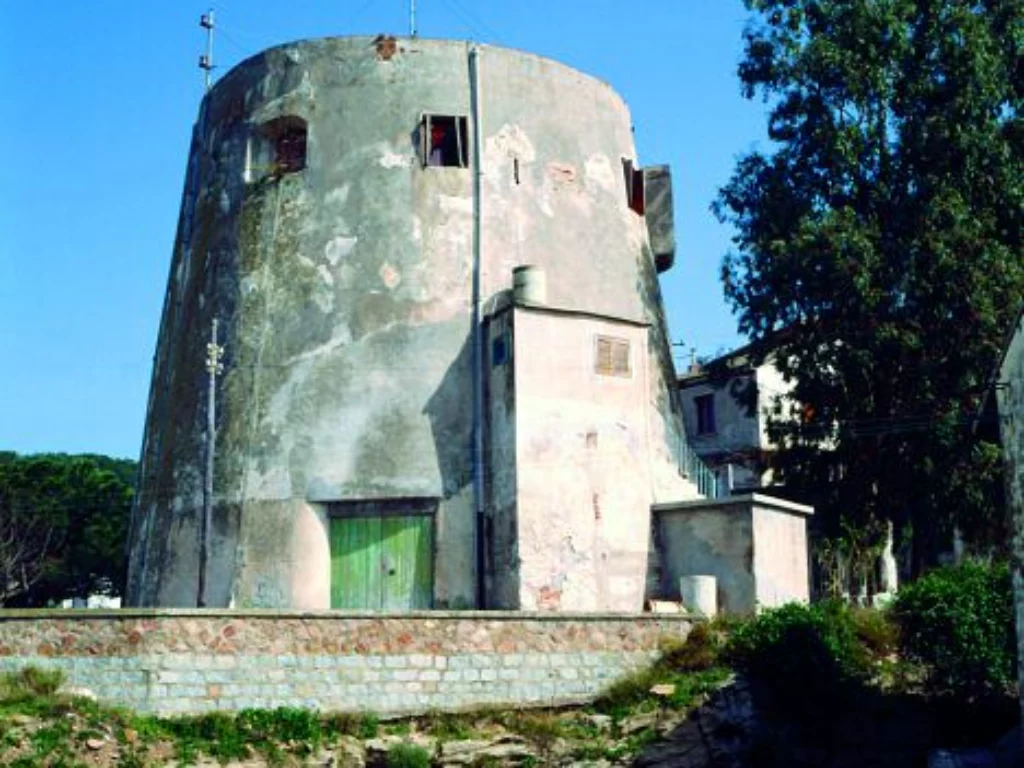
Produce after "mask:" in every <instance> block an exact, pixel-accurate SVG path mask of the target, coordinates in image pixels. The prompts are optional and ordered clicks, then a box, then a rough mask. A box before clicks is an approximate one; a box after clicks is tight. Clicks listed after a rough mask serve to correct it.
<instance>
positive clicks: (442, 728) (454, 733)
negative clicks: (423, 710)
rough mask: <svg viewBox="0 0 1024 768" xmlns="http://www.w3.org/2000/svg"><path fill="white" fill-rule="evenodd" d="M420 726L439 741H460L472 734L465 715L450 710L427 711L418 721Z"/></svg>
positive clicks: (472, 731) (471, 728)
mask: <svg viewBox="0 0 1024 768" xmlns="http://www.w3.org/2000/svg"><path fill="white" fill-rule="evenodd" d="M420 727H421V728H422V730H424V731H425V732H426V733H428V734H429V735H431V736H433V737H434V738H436V739H438V740H439V741H461V740H464V739H469V738H472V737H473V735H474V729H473V727H472V725H471V724H470V722H469V721H468V720H467V719H466V717H465V716H463V715H457V714H454V713H451V712H428V713H427V715H426V717H424V718H423V719H422V720H421V721H420Z"/></svg>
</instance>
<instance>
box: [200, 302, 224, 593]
mask: <svg viewBox="0 0 1024 768" xmlns="http://www.w3.org/2000/svg"><path fill="white" fill-rule="evenodd" d="M223 357H224V347H222V346H221V345H220V344H218V343H217V318H213V327H212V328H211V330H210V343H209V344H207V345H206V372H207V373H208V374H209V382H208V386H207V391H206V468H205V472H204V473H203V521H202V525H201V528H200V531H199V585H198V590H197V594H196V605H197V606H198V607H200V608H205V607H206V605H207V600H206V567H207V563H208V561H209V559H210V544H209V539H210V527H211V521H212V518H213V462H214V451H215V450H216V445H217V376H218V375H219V374H221V373H223V372H224V364H223V363H222V362H221V359H222V358H223Z"/></svg>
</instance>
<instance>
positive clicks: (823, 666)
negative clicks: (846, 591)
mask: <svg viewBox="0 0 1024 768" xmlns="http://www.w3.org/2000/svg"><path fill="white" fill-rule="evenodd" d="M726 656H727V658H728V659H729V660H730V661H732V663H733V664H734V665H735V666H736V667H737V668H739V669H740V670H742V671H743V672H745V673H747V675H748V676H749V678H750V679H751V682H753V683H755V684H756V685H757V687H758V690H759V692H760V693H762V694H767V695H768V696H770V697H771V699H772V700H773V702H774V703H775V704H777V705H779V706H781V707H785V708H786V709H787V710H788V711H789V712H791V713H795V714H796V713H805V714H813V713H814V712H815V711H816V710H818V709H819V708H820V707H821V705H822V703H823V702H825V701H828V700H830V699H834V698H835V697H836V696H837V695H842V694H844V693H846V692H849V691H851V690H853V689H854V688H856V687H858V686H859V684H860V683H862V682H863V681H864V680H865V679H866V678H867V677H868V676H869V674H870V669H871V667H870V659H869V656H868V654H867V653H866V652H865V650H864V648H863V646H862V645H861V644H860V642H859V640H858V637H857V630H856V624H855V622H854V619H853V616H852V613H851V611H850V609H849V608H848V607H846V606H845V605H843V604H842V603H838V602H823V603H817V604H815V605H811V606H806V605H800V604H798V603H790V604H788V605H784V606H782V607H781V608H775V609H772V610H767V611H765V612H764V613H762V614H760V615H758V616H757V617H756V618H754V619H751V620H750V621H749V622H747V623H746V624H744V625H741V626H740V627H738V628H737V629H736V630H735V631H734V632H733V634H732V636H731V637H730V639H729V642H728V644H727V647H726Z"/></svg>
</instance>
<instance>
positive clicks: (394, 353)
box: [128, 38, 680, 608]
mask: <svg viewBox="0 0 1024 768" xmlns="http://www.w3.org/2000/svg"><path fill="white" fill-rule="evenodd" d="M469 59H470V56H469V46H468V45H467V44H465V43H460V42H453V41H430V40H421V39H399V40H397V41H396V40H394V39H392V38H386V39H377V40H373V39H371V38H330V39H324V40H314V41H303V42H297V43H293V44H289V45H284V46H281V47H278V48H274V49H271V50H268V51H266V52H264V53H261V54H259V55H257V56H255V57H253V58H251V59H249V60H247V61H245V62H243V63H242V64H240V65H239V66H237V67H236V68H235V69H233V70H232V71H231V72H229V73H228V74H227V75H225V76H224V78H222V79H221V80H220V81H219V82H218V83H217V84H216V85H215V86H214V88H213V89H212V90H211V92H210V93H209V94H208V95H207V97H206V99H205V101H204V103H203V106H202V108H201V111H200V116H199V119H198V120H197V124H196V127H195V130H194V136H193V141H192V147H191V150H190V156H189V163H188V171H187V178H186V183H185V192H184V195H183V202H182V211H181V216H180V221H179V227H178V235H177V239H176V243H175V248H174V254H173V259H172V265H171V271H170V276H169V279H168V289H167V295H166V300H165V305H164V311H163V317H162V321H161V326H160V335H159V339H158V344H157V354H156V360H155V364H154V372H153V384H152V389H151V395H150V404H149V409H148V414H147V422H146V432H145V438H144V445H143V450H142V459H141V461H142V471H141V487H140V491H139V495H138V499H137V504H136V509H135V514H134V517H133V525H132V534H131V541H130V572H129V585H128V602H129V604H131V605H164V606H186V605H195V601H196V575H197V573H198V569H199V532H200V525H201V520H202V498H203V495H202V488H203V468H204V461H205V459H204V457H205V448H204V445H205V436H206V431H205V424H206V413H207V411H206V371H205V368H204V361H205V346H206V343H207V341H208V339H209V332H210V327H211V324H212V321H213V319H214V318H217V319H218V320H219V323H220V337H221V343H222V344H223V345H224V348H225V358H224V365H225V369H224V373H223V375H222V376H220V377H219V379H218V381H217V408H218V420H217V438H216V461H215V473H214V504H213V527H212V530H211V536H210V558H209V570H208V584H209V588H208V598H209V599H208V603H209V604H210V605H229V604H231V605H236V606H239V607H296V608H326V607H328V606H329V605H330V599H331V597H330V589H331V586H330V585H331V579H330V568H331V563H330V541H329V535H330V534H329V519H330V517H331V516H332V515H334V514H337V513H338V512H339V510H342V511H344V509H347V508H348V507H346V506H345V505H351V504H353V503H367V502H373V501H374V500H377V501H380V502H381V503H382V504H383V503H387V504H389V505H394V504H401V503H403V502H402V500H410V503H415V504H418V505H419V504H422V503H423V500H428V501H429V502H430V503H432V504H433V505H434V515H435V529H434V571H433V604H434V605H435V606H437V607H455V608H457V607H471V606H473V605H474V604H475V594H476V591H475V586H474V573H475V564H474V561H475V550H474V540H473V528H474V524H473V518H474V512H475V510H474V495H473V469H474V467H473V461H474V460H473V456H474V452H473V445H472V435H473V408H472V402H473V369H472V360H473V354H472V352H473V346H472V338H473V337H472V318H473V301H472V298H473V267H474V215H475V213H476V212H478V213H479V216H480V221H479V232H480V241H479V243H480V258H481V261H480V295H481V298H482V300H483V306H482V311H483V312H484V313H486V312H487V311H488V302H492V301H493V300H494V299H495V297H497V296H498V295H500V294H501V293H502V292H503V291H507V290H508V289H509V288H510V287H511V273H512V268H513V267H515V266H517V265H520V264H534V265H537V266H539V267H542V268H543V269H544V270H545V271H546V273H547V276H548V285H549V288H548V300H549V303H550V304H552V305H554V306H560V307H566V308H570V309H585V310H587V311H589V312H593V313H598V314H602V315H608V316H612V317H619V318H623V319H626V320H630V321H634V322H639V323H647V324H649V325H650V327H651V330H650V337H649V342H648V349H649V355H650V366H649V368H650V371H651V374H650V376H649V385H648V386H649V399H648V402H647V406H648V407H649V409H650V413H651V414H652V418H651V423H652V425H653V426H652V443H653V444H655V445H656V446H657V450H656V453H657V457H656V458H657V463H658V467H657V468H656V469H655V471H654V472H653V479H652V480H651V483H652V487H653V490H652V493H653V496H654V499H655V500H665V499H667V498H668V497H675V498H678V496H679V495H680V494H679V480H678V476H677V475H676V473H675V472H674V465H673V462H672V459H671V453H672V451H671V447H672V441H674V440H677V439H678V429H679V428H678V420H677V418H676V416H675V414H674V412H673V406H672V401H671V398H670V395H669V391H668V388H667V386H666V381H667V380H670V379H671V375H672V372H671V359H670V357H669V349H668V344H667V340H666V334H665V320H664V315H663V310H662V304H661V296H660V292H659V289H658V282H657V273H656V268H655V264H654V259H653V256H652V254H651V251H650V247H649V245H648V237H647V228H646V225H645V221H644V218H643V216H641V215H638V214H637V213H636V212H634V211H633V210H631V209H630V207H629V205H628V201H627V195H626V189H625V182H624V172H623V160H624V159H628V160H631V161H633V162H634V164H635V160H636V154H635V149H634V146H633V139H632V132H631V125H630V117H629V113H628V110H627V108H626V106H625V104H624V103H623V102H622V100H621V99H620V98H619V97H618V96H617V95H616V94H615V93H614V92H613V91H612V90H611V89H610V88H609V87H608V86H607V85H605V84H604V83H602V82H600V81H598V80H595V79H593V78H590V77H588V76H586V75H583V74H581V73H579V72H576V71H575V70H572V69H570V68H568V67H565V66H563V65H561V64H558V63H556V62H553V61H550V60H547V59H543V58H540V57H537V56H534V55H530V54H527V53H522V52H519V51H513V50H507V49H500V48H492V47H489V46H481V47H480V48H479V55H478V64H479V66H478V75H479V87H478V91H477V93H478V98H479V100H478V103H477V104H476V106H477V107H478V109H477V110H474V109H473V106H474V105H473V104H471V99H472V89H471V73H470V64H469ZM474 113H476V114H478V115H479V117H480V130H481V135H482V137H483V140H482V142H481V146H480V156H481V159H482V162H481V166H480V167H481V171H482V174H481V178H480V187H479V189H480V195H479V201H477V199H476V197H475V195H474V173H475V166H474V162H473V152H472V149H473V148H472V147H470V148H469V150H470V151H468V152H466V160H467V164H468V166H469V167H423V163H422V159H423V158H422V146H423V145H422V143H421V142H422V140H423V132H424V129H423V122H422V118H423V115H424V114H427V115H431V116H435V117H436V116H441V117H445V118H448V117H455V118H460V117H464V118H466V134H465V137H466V139H468V140H469V141H470V142H471V141H472V136H473V128H474V124H473V115H474ZM455 125H457V124H455ZM303 131H304V144H305V147H304V155H305V156H304V161H303V167H301V168H299V167H297V166H298V163H297V161H296V159H295V158H296V156H297V155H296V152H298V150H297V149H296V148H297V147H298V146H299V144H298V139H297V138H296V136H297V135H298V134H300V133H302V132H303ZM477 202H478V203H479V204H477ZM644 514H645V515H646V511H645V512H644Z"/></svg>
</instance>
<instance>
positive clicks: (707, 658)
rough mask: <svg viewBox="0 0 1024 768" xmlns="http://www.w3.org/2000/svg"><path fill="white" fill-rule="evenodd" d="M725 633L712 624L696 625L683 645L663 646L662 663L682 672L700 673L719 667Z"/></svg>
mask: <svg viewBox="0 0 1024 768" xmlns="http://www.w3.org/2000/svg"><path fill="white" fill-rule="evenodd" d="M724 637H725V635H724V633H723V632H722V631H721V630H720V629H718V628H717V626H715V625H713V624H712V623H711V622H707V621H702V622H700V623H699V624H696V625H694V627H693V629H691V630H690V633H689V634H688V635H687V636H686V641H685V642H683V643H678V642H676V643H665V644H663V645H662V648H661V652H662V662H663V663H664V665H665V666H667V667H669V668H670V669H674V670H678V671H680V672H699V671H701V670H705V669H711V668H712V667H714V666H717V665H718V662H719V655H720V654H721V651H722V646H723V644H724Z"/></svg>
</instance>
